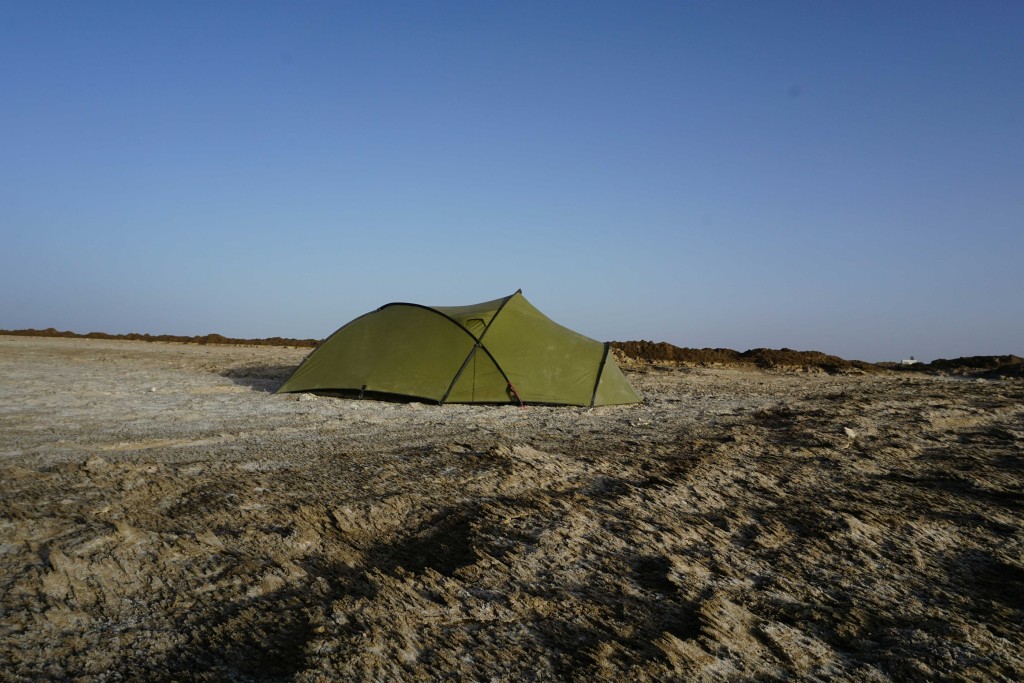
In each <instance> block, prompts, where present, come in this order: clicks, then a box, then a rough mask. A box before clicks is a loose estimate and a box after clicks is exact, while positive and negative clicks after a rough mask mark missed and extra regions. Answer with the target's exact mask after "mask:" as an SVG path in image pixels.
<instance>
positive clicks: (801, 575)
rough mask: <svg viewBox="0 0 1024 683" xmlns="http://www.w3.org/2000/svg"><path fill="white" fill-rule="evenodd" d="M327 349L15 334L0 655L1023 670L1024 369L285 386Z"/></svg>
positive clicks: (100, 675)
mask: <svg viewBox="0 0 1024 683" xmlns="http://www.w3.org/2000/svg"><path fill="white" fill-rule="evenodd" d="M307 352H308V349H294V348H275V347H256V346H212V345H210V346H201V345H194V344H174V343H143V342H127V341H99V340H88V339H60V338H32V337H0V470H2V472H0V474H2V477H3V486H2V488H0V587H2V588H0V679H2V680H10V681H35V680H52V679H66V680H83V681H91V680H96V681H98V680H106V681H117V680H208V681H215V680H238V681H249V680H252V681H256V680H302V681H319V680H402V679H406V680H431V679H440V678H458V679H466V680H522V679H532V680H581V681H584V680H585V681H590V680H665V679H696V680H734V679H751V678H758V679H760V678H773V679H781V678H785V677H798V678H819V679H830V680H831V679H836V680H851V681H852V680H857V681H862V680H876V681H885V680H906V679H917V678H954V679H964V680H1008V679H1009V680H1014V679H1016V680H1019V679H1021V678H1024V626H1022V624H1024V530H1022V519H1024V493H1022V491H1024V469H1022V456H1024V448H1022V445H1024V383H1022V382H1021V381H1019V380H1007V381H984V380H982V381H974V380H966V381H965V380H960V379H949V378H943V377H931V376H924V375H914V376H910V377H908V376H906V375H900V374H892V373H881V374H851V375H826V374H813V373H787V372H767V371H757V370H738V369H734V368H687V367H675V366H667V365H666V366H656V365H648V364H637V365H635V366H633V367H627V368H626V372H627V377H628V379H629V380H630V381H631V382H632V383H633V384H634V386H636V387H637V388H638V389H640V391H641V392H643V394H644V396H645V398H646V401H645V403H644V404H642V405H637V406H623V407H606V408H594V409H588V408H555V407H534V406H531V407H528V408H526V409H520V408H518V407H512V406H508V407H494V406H459V405H448V406H441V407H438V406H431V405H425V404H420V403H384V402H376V401H352V400H345V399H337V398H330V397H323V396H312V395H305V394H302V395H276V394H274V393H273V391H274V390H275V389H276V388H277V387H278V386H279V385H280V383H281V382H282V381H283V379H284V378H285V377H287V375H288V373H289V372H290V371H291V369H293V368H294V367H295V366H296V365H297V364H298V363H299V361H300V360H301V359H302V358H303V357H304V356H305V354H306V353H307Z"/></svg>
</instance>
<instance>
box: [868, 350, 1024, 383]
mask: <svg viewBox="0 0 1024 683" xmlns="http://www.w3.org/2000/svg"><path fill="white" fill-rule="evenodd" d="M879 365H881V366H883V367H885V368H888V369H890V370H899V371H901V372H920V373H925V374H929V375H959V376H963V377H990V378H997V377H1024V358H1021V357H1020V356H1015V355H1013V354H1008V355H1005V356H963V357H961V358H952V359H947V358H936V359H935V360H933V361H932V362H931V363H915V364H913V365H902V364H900V363H879Z"/></svg>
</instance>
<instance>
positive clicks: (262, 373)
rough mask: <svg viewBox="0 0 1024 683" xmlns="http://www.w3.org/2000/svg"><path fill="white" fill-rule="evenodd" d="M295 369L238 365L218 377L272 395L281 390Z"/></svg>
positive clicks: (280, 366)
mask: <svg viewBox="0 0 1024 683" xmlns="http://www.w3.org/2000/svg"><path fill="white" fill-rule="evenodd" d="M297 367H298V365H265V364H254V365H240V366H237V367H233V368H228V369H227V370H224V371H222V372H221V373H220V376H221V377H227V378H228V379H230V380H231V381H232V382H234V383H235V384H238V385H240V386H244V387H249V388H250V389H252V390H253V391H263V392H266V393H268V394H272V393H274V392H276V391H277V390H278V389H280V388H281V386H282V385H283V384H284V383H285V381H286V380H287V379H288V378H289V377H291V375H292V373H293V372H295V368H297Z"/></svg>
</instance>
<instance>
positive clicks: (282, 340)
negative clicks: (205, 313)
mask: <svg viewBox="0 0 1024 683" xmlns="http://www.w3.org/2000/svg"><path fill="white" fill-rule="evenodd" d="M0 334H5V335H10V336H14V337H71V338H77V339H115V340H118V339H120V340H129V341H149V342H181V343H183V344H244V345H250V346H309V347H313V346H316V345H317V344H319V343H320V341H319V340H317V339H291V338H289V337H267V338H265V339H236V338H234V337H225V336H223V335H220V334H216V333H214V334H206V335H202V336H199V335H197V336H192V337H189V336H185V335H178V334H139V333H138V332H129V333H128V334H108V333H106V332H88V333H86V334H79V333H77V332H65V331H61V330H57V329H55V328H53V327H48V328H47V329H45V330H33V329H27V330H0Z"/></svg>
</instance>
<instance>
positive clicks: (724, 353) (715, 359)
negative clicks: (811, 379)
mask: <svg viewBox="0 0 1024 683" xmlns="http://www.w3.org/2000/svg"><path fill="white" fill-rule="evenodd" d="M612 346H613V347H615V348H617V349H619V350H620V351H621V352H622V353H624V354H625V355H626V356H627V357H629V358H632V359H634V360H638V361H643V362H647V363H665V362H671V363H679V364H684V365H698V366H703V367H707V366H754V367H758V368H763V369H780V370H821V371H824V372H827V373H829V374H837V373H849V372H872V371H876V372H877V371H878V369H879V368H878V367H877V366H875V365H872V364H871V363H865V362H863V361H849V360H845V359H843V358H840V357H839V356H831V355H829V354H826V353H822V352H821V351H794V350H793V349H785V348H783V349H765V348H758V349H750V350H748V351H744V352H742V353H740V352H739V351H734V350H732V349H690V348H683V347H679V346H674V345H672V344H669V343H667V342H657V343H655V342H649V341H627V342H612Z"/></svg>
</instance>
